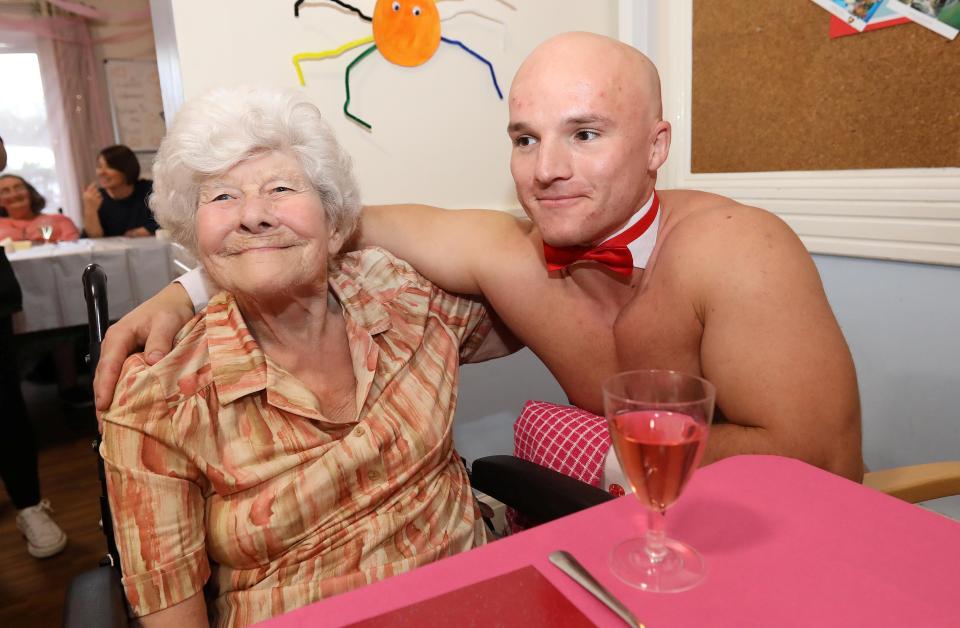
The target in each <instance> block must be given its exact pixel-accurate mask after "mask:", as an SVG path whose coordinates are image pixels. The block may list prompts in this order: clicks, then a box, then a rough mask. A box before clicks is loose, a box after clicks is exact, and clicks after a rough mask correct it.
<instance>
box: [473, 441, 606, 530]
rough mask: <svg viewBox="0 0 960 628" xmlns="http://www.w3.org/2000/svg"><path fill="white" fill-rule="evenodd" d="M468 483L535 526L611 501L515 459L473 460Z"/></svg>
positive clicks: (589, 488) (578, 483)
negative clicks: (535, 523)
mask: <svg viewBox="0 0 960 628" xmlns="http://www.w3.org/2000/svg"><path fill="white" fill-rule="evenodd" d="M470 483H471V484H472V485H473V488H475V489H477V490H478V491H480V492H481V493H486V494H487V495H489V496H490V497H493V498H494V499H496V500H498V501H501V502H503V503H504V504H506V505H507V506H509V507H511V508H513V509H514V510H516V511H518V512H520V513H522V514H523V515H525V516H526V517H528V518H530V519H532V520H534V521H536V522H538V523H543V522H546V521H552V520H553V519H558V518H560V517H564V516H566V515H569V514H573V513H575V512H577V511H579V510H583V509H585V508H589V507H591V506H596V505H597V504H602V503H603V502H605V501H609V500H611V499H613V495H611V494H610V493H607V492H606V491H604V490H601V489H599V488H596V487H594V486H590V485H589V484H585V483H583V482H581V481H580V480H576V479H574V478H571V477H569V476H566V475H563V474H562V473H558V472H556V471H554V470H552V469H548V468H546V467H541V466H540V465H538V464H534V463H533V462H529V461H527V460H521V459H520V458H516V457H514V456H487V457H485V458H478V459H477V460H474V461H473V465H472V467H471V470H470Z"/></svg>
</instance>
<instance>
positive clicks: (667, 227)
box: [661, 190, 796, 257]
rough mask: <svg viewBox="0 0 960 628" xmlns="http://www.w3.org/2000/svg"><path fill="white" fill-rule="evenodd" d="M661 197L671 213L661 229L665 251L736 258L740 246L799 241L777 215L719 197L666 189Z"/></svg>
mask: <svg viewBox="0 0 960 628" xmlns="http://www.w3.org/2000/svg"><path fill="white" fill-rule="evenodd" d="M661 197H662V198H663V199H664V200H663V203H664V206H665V207H667V208H668V211H669V214H668V215H667V218H666V220H665V221H664V225H663V227H662V231H663V246H664V248H667V247H670V248H681V249H683V250H684V251H685V252H686V250H687V249H689V248H691V247H697V248H698V249H701V250H705V251H709V252H711V253H713V254H718V253H720V254H723V252H727V253H728V254H731V255H735V254H737V253H738V251H739V249H738V247H750V246H752V245H755V244H762V243H771V242H776V241H781V240H783V239H789V240H795V239H796V234H795V233H794V232H793V230H792V229H791V228H790V227H789V226H788V225H787V224H786V223H785V222H784V221H783V220H782V219H781V218H780V217H779V216H777V215H776V214H774V213H772V212H770V211H767V210H765V209H762V208H760V207H754V206H751V205H744V204H743V203H739V202H737V201H735V200H733V199H731V198H728V197H725V196H721V195H719V194H712V193H709V192H699V191H695V190H667V191H664V192H663V193H661ZM723 256H724V257H727V255H726V254H724V255H723Z"/></svg>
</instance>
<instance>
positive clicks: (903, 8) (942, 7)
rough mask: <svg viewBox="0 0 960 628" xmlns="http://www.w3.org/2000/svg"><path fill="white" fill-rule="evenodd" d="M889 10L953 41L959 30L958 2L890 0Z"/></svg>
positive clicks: (959, 10)
mask: <svg viewBox="0 0 960 628" xmlns="http://www.w3.org/2000/svg"><path fill="white" fill-rule="evenodd" d="M889 4H890V8H891V9H893V10H894V11H896V12H897V13H900V14H901V15H904V16H906V17H908V18H910V19H911V20H912V21H914V22H916V23H917V24H919V25H920V26H923V27H925V28H929V29H930V30H932V31H933V32H935V33H937V34H939V35H942V36H944V37H946V38H947V39H953V38H955V37H956V36H957V32H958V29H960V0H890V2H889Z"/></svg>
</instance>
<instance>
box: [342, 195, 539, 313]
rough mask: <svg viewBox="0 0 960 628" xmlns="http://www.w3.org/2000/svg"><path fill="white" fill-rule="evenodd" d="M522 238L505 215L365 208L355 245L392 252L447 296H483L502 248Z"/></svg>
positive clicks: (425, 208) (416, 207)
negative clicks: (489, 275)
mask: <svg viewBox="0 0 960 628" xmlns="http://www.w3.org/2000/svg"><path fill="white" fill-rule="evenodd" d="M522 234H523V231H522V229H520V228H519V227H518V221H517V219H516V218H514V217H513V216H511V215H510V214H507V213H504V212H499V211H492V210H482V209H461V210H449V209H439V208H437V207H429V206H427V205H379V206H370V207H365V208H364V209H363V215H362V217H361V221H360V229H359V234H358V236H357V239H356V244H357V247H358V248H360V247H365V246H379V247H382V248H384V249H386V250H388V251H390V252H391V253H393V254H394V255H396V256H397V257H399V258H400V259H403V260H406V261H408V262H410V264H411V265H412V266H413V267H414V268H415V269H417V272H419V273H420V274H421V275H423V276H424V277H426V278H427V279H429V280H430V281H432V282H433V283H435V284H436V285H438V286H440V288H442V289H444V290H446V291H447V292H457V293H460V294H474V295H481V294H483V284H484V276H485V274H486V273H487V272H490V269H491V268H492V267H494V266H495V265H494V264H493V263H492V261H493V260H492V258H493V257H495V256H496V255H497V251H498V250H499V247H500V246H503V245H504V244H505V242H504V240H506V239H510V238H516V237H518V236H522Z"/></svg>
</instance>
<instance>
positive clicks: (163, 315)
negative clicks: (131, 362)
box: [93, 283, 193, 422]
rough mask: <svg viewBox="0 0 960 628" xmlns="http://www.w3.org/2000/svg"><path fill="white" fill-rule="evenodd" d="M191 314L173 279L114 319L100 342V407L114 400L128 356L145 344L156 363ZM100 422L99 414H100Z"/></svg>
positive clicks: (96, 381)
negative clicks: (167, 284) (116, 319)
mask: <svg viewBox="0 0 960 628" xmlns="http://www.w3.org/2000/svg"><path fill="white" fill-rule="evenodd" d="M191 318H193V304H192V303H191V302H190V297H189V296H187V292H186V290H184V289H183V288H182V287H181V286H180V284H178V283H172V284H170V285H169V286H167V287H166V288H164V289H163V290H161V291H160V292H158V293H157V294H156V295H155V296H153V297H151V298H150V299H149V300H147V301H144V302H143V303H141V304H140V305H139V306H137V307H136V309H134V310H133V311H132V312H130V313H129V314H127V315H126V316H124V317H123V318H121V319H120V320H119V321H117V322H116V323H114V324H113V325H112V326H111V327H110V328H109V329H108V330H107V334H106V336H104V338H103V344H101V345H100V362H99V363H98V364H97V372H96V375H95V376H94V379H93V395H94V401H95V402H96V405H97V410H98V411H99V412H103V411H105V410H107V409H109V408H110V404H111V403H112V402H113V392H114V389H115V388H116V387H117V381H118V380H119V379H120V371H121V370H122V369H123V363H124V361H126V359H127V358H128V357H129V356H130V355H132V354H133V353H135V352H136V351H137V350H138V349H139V348H141V347H143V350H144V358H145V359H146V361H147V364H156V363H157V362H159V361H160V360H161V358H163V356H165V355H166V354H167V353H169V352H170V350H171V349H172V348H173V339H174V337H175V336H176V335H177V332H178V331H180V328H181V327H183V326H184V325H185V324H186V323H187V322H188V321H189V320H190V319H191ZM97 419H98V422H99V420H100V417H99V415H98V417H97Z"/></svg>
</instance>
